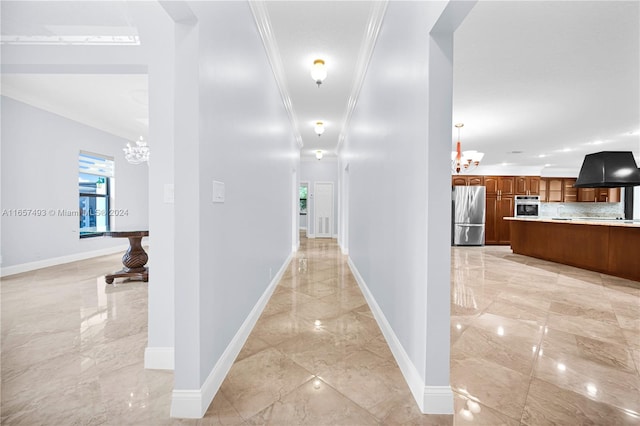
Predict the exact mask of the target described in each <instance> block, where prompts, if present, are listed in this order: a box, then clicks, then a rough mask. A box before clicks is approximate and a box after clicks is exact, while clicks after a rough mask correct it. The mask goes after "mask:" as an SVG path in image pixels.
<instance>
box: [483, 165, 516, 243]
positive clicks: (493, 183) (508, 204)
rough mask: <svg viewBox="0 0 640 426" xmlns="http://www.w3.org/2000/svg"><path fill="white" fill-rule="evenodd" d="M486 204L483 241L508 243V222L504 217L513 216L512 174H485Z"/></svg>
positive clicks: (513, 181) (513, 188)
mask: <svg viewBox="0 0 640 426" xmlns="http://www.w3.org/2000/svg"><path fill="white" fill-rule="evenodd" d="M484 183H485V187H486V188H487V192H486V197H487V204H486V210H485V215H486V216H485V227H484V235H485V238H484V243H485V244H487V245H491V244H509V241H510V238H509V234H510V230H509V222H506V221H505V220H504V217H510V216H513V208H514V207H513V206H514V202H513V196H514V192H515V177H514V176H485V178H484Z"/></svg>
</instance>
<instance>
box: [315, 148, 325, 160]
mask: <svg viewBox="0 0 640 426" xmlns="http://www.w3.org/2000/svg"><path fill="white" fill-rule="evenodd" d="M323 155H324V154H323V153H322V151H321V150H317V151H316V158H317V159H318V160H322V157H323Z"/></svg>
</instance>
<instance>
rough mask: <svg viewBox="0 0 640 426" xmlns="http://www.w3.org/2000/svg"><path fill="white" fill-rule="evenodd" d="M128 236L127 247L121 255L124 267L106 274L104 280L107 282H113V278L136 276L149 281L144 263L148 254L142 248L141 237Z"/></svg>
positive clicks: (147, 258) (147, 270)
mask: <svg viewBox="0 0 640 426" xmlns="http://www.w3.org/2000/svg"><path fill="white" fill-rule="evenodd" d="M128 238H129V248H128V249H127V251H126V253H125V254H124V256H122V264H123V265H124V268H122V270H120V271H118V272H114V273H113V274H110V275H106V276H105V277H104V280H105V282H106V283H107V284H113V280H114V278H137V279H142V281H144V282H148V281H149V269H148V268H146V267H145V266H144V265H146V264H147V260H149V256H148V255H147V253H146V252H145V251H144V249H143V248H142V237H139V236H131V237H128Z"/></svg>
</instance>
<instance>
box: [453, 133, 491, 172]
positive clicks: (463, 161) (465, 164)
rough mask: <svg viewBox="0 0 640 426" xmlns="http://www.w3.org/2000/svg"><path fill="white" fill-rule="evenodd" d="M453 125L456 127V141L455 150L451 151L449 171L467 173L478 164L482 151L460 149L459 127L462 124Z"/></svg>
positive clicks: (482, 155)
mask: <svg viewBox="0 0 640 426" xmlns="http://www.w3.org/2000/svg"><path fill="white" fill-rule="evenodd" d="M455 126H456V128H457V129H458V143H456V150H455V151H451V171H453V172H455V173H461V172H462V173H468V172H470V171H472V170H474V169H475V168H476V167H478V166H479V165H480V161H482V158H483V157H484V153H482V152H478V151H462V144H461V143H460V129H461V128H462V127H464V124H462V123H458V124H456V125H455Z"/></svg>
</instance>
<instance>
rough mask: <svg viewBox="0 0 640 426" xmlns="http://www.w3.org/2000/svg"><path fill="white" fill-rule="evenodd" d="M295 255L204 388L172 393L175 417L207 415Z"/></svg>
mask: <svg viewBox="0 0 640 426" xmlns="http://www.w3.org/2000/svg"><path fill="white" fill-rule="evenodd" d="M293 255H294V253H293V252H292V253H291V254H289V257H288V258H287V260H285V262H284V264H283V265H282V267H281V268H280V270H279V271H278V273H277V274H276V275H275V276H274V277H273V279H272V280H271V282H270V283H269V286H268V287H267V289H266V290H265V292H264V293H263V294H262V296H261V297H260V299H259V300H258V302H257V303H256V304H255V306H254V307H253V309H252V310H251V312H250V313H249V316H247V319H245V320H244V323H243V324H242V326H241V327H240V329H239V330H238V332H237V333H236V335H235V336H234V337H233V339H232V340H231V343H229V346H227V348H226V349H225V351H224V353H223V354H222V356H221V357H220V359H219V360H218V362H216V365H214V367H213V369H212V370H211V373H209V376H208V377H207V379H206V380H205V381H204V383H203V384H202V387H200V389H193V390H192V389H185V390H175V389H174V391H173V394H172V395H171V417H178V418H185V419H199V418H202V416H204V414H205V413H206V412H207V409H208V408H209V405H210V404H211V401H213V397H214V396H215V395H216V393H217V392H218V389H220V386H221V385H222V382H223V381H224V379H225V377H227V374H228V373H229V370H231V367H232V366H233V362H234V361H235V359H236V358H237V357H238V354H239V353H240V351H241V350H242V347H243V346H244V344H245V342H246V341H247V338H248V337H249V334H251V331H252V330H253V327H254V326H255V325H256V322H257V321H258V318H259V317H260V315H261V314H262V311H263V310H264V308H265V306H267V302H269V299H270V298H271V295H272V294H273V291H274V290H275V288H276V286H277V285H278V282H279V281H280V279H281V278H282V275H284V272H285V271H286V269H287V267H288V266H289V263H290V262H291V259H292V258H293Z"/></svg>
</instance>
